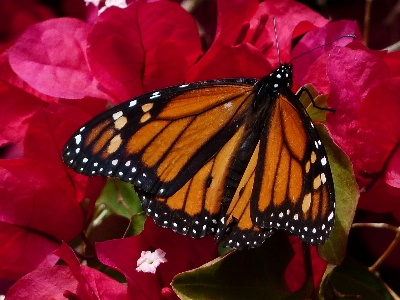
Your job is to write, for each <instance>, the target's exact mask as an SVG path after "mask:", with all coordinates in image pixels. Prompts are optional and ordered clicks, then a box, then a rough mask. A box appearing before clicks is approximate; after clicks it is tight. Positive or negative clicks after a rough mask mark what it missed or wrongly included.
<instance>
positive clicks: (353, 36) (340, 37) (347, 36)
mask: <svg viewBox="0 0 400 300" xmlns="http://www.w3.org/2000/svg"><path fill="white" fill-rule="evenodd" d="M343 38H352V39H355V38H357V37H356V36H355V35H354V34H345V35H342V36H339V37H338V38H336V39H334V40H332V41H330V42H327V43H325V44H322V45H319V46H317V47H315V48H312V49H310V50H308V51H306V52H303V53H301V54H300V55H297V56H296V57H294V58H292V59H291V60H290V63H292V62H293V61H294V60H295V59H298V58H299V57H302V56H304V55H306V54H308V53H310V52H312V51H314V50H317V49H319V48H322V47H325V46H327V45H329V44H332V43H334V42H336V41H338V40H340V39H343Z"/></svg>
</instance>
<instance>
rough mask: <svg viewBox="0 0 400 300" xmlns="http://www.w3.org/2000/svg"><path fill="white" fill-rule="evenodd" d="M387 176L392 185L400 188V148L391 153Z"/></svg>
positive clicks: (386, 178) (389, 183)
mask: <svg viewBox="0 0 400 300" xmlns="http://www.w3.org/2000/svg"><path fill="white" fill-rule="evenodd" d="M385 174H386V177H385V182H386V183H387V184H388V185H390V186H392V187H396V188H399V189H400V148H399V147H397V148H396V150H395V151H394V152H393V153H392V154H391V158H390V160H389V163H388V165H387V166H386V172H385Z"/></svg>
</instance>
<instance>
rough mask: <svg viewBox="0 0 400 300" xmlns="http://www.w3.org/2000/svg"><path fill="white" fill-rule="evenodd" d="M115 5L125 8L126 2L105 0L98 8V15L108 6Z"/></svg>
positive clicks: (123, 0) (122, 0)
mask: <svg viewBox="0 0 400 300" xmlns="http://www.w3.org/2000/svg"><path fill="white" fill-rule="evenodd" d="M111 6H117V7H119V8H127V7H128V4H126V0H106V3H105V4H104V6H103V7H102V8H100V10H99V15H100V14H101V13H102V12H103V11H105V10H106V9H107V8H108V7H111Z"/></svg>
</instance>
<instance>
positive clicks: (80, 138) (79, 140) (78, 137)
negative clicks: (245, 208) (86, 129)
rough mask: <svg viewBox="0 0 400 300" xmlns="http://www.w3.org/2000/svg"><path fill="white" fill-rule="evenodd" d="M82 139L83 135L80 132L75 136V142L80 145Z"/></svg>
mask: <svg viewBox="0 0 400 300" xmlns="http://www.w3.org/2000/svg"><path fill="white" fill-rule="evenodd" d="M81 141H82V136H81V135H80V134H78V135H76V136H75V143H76V144H77V145H79V144H80V143H81Z"/></svg>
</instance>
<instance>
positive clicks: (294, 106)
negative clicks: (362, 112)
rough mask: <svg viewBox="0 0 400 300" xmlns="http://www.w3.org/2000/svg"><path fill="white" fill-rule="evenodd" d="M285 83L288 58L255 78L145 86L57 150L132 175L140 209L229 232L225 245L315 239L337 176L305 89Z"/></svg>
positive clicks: (193, 229)
mask: <svg viewBox="0 0 400 300" xmlns="http://www.w3.org/2000/svg"><path fill="white" fill-rule="evenodd" d="M291 86H292V67H291V65H289V64H286V63H285V64H280V66H279V67H278V68H277V69H276V70H275V71H273V72H272V73H271V74H270V75H269V76H266V77H264V78H262V79H261V80H259V81H257V80H255V79H243V78H239V79H221V80H210V81H203V82H196V83H189V84H182V85H179V86H174V87H169V88H166V89H162V90H159V91H154V92H150V93H147V94H144V95H141V96H139V97H137V98H133V99H131V100H128V101H127V102H124V103H122V104H119V105H117V106H115V107H113V108H111V109H110V110H108V111H106V112H104V113H102V114H100V115H98V116H97V117H95V118H93V119H92V120H90V121H89V122H88V123H87V124H85V125H84V126H83V127H81V128H80V129H79V130H77V131H76V133H75V134H74V135H73V136H72V137H71V138H70V140H69V141H68V142H67V144H66V146H65V148H64V149H63V152H62V157H63V160H64V162H65V163H66V164H67V165H68V166H69V167H71V168H72V169H74V170H75V171H77V172H79V173H82V174H85V175H89V176H94V175H102V176H109V177H116V178H119V179H121V180H124V181H127V182H130V183H132V184H133V185H134V186H135V187H136V190H137V193H138V195H139V198H140V200H141V202H142V206H143V209H144V211H145V212H146V213H147V214H148V215H149V216H151V217H152V218H153V219H154V220H155V222H156V223H157V224H158V225H160V226H163V227H168V228H171V229H173V230H174V231H176V232H178V233H180V234H184V235H188V236H191V237H194V238H200V237H203V236H206V235H215V239H216V241H220V239H221V238H222V237H223V236H224V235H226V236H227V238H226V240H225V242H224V246H230V247H232V248H236V249H242V248H243V247H244V246H245V245H249V246H250V247H255V246H259V245H260V244H261V243H262V242H263V241H264V240H265V239H266V238H268V237H269V236H270V235H271V234H272V233H273V232H274V231H275V230H276V229H285V230H287V231H289V232H291V233H293V234H295V235H297V236H299V237H300V238H301V239H302V240H303V241H304V242H306V243H309V244H312V245H316V244H321V243H324V242H325V241H326V239H327V238H328V237H329V235H330V233H331V231H332V228H333V225H334V220H335V201H334V199H335V195H334V186H333V180H332V175H331V170H330V167H329V162H328V158H327V155H326V151H325V148H324V146H323V144H322V142H321V139H320V137H319V134H318V132H317V130H316V129H315V127H314V124H313V122H312V121H311V119H310V117H309V116H308V114H307V112H306V110H305V108H304V107H303V105H302V104H301V102H300V101H299V97H300V95H301V93H303V92H306V93H308V94H309V96H310V97H311V95H310V93H309V92H308V90H307V89H306V88H302V89H301V90H300V92H299V93H297V94H294V93H293V92H292V91H291V89H290V88H291ZM311 100H312V97H311ZM312 101H313V100H312ZM313 103H314V102H313ZM314 106H316V104H315V103H314Z"/></svg>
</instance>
